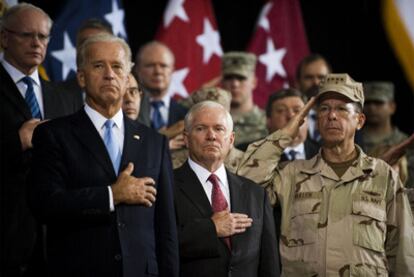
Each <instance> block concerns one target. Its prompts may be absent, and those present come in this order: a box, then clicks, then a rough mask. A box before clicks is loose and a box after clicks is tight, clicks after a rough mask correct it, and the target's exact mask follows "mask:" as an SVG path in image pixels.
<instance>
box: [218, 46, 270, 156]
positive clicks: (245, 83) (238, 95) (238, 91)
mask: <svg viewBox="0 0 414 277" xmlns="http://www.w3.org/2000/svg"><path fill="white" fill-rule="evenodd" d="M221 69H222V87H223V88H224V89H225V90H228V91H230V92H231V96H232V100H231V110H230V113H231V116H232V118H233V121H234V132H235V133H236V136H235V137H236V141H235V143H234V145H235V146H236V147H237V148H239V149H240V150H245V149H246V148H247V145H248V144H249V143H251V142H253V141H256V140H258V139H261V138H263V137H265V136H266V135H267V129H266V115H265V112H264V111H263V110H261V109H260V108H259V107H258V106H256V105H255V104H254V103H253V90H254V89H255V87H256V84H257V78H256V76H255V69H256V56H255V55H254V54H250V53H245V52H228V53H226V54H224V56H223V58H222V65H221Z"/></svg>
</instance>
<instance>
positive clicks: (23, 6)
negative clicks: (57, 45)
mask: <svg viewBox="0 0 414 277" xmlns="http://www.w3.org/2000/svg"><path fill="white" fill-rule="evenodd" d="M24 10H34V11H37V12H39V13H41V14H43V15H44V16H45V18H46V19H47V22H48V24H49V31H50V29H51V28H52V25H53V21H52V19H51V18H50V16H49V15H48V14H47V13H46V12H45V11H44V10H42V9H41V8H39V7H36V6H35V5H33V4H29V3H25V2H22V3H19V4H17V5H14V6H12V7H10V8H9V9H7V10H6V12H5V13H4V14H3V16H2V18H1V21H0V24H1V29H2V30H3V29H4V28H7V27H8V26H10V25H9V24H10V20H12V19H13V17H14V16H16V14H18V13H20V12H21V11H24Z"/></svg>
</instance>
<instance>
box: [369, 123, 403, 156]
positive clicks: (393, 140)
mask: <svg viewBox="0 0 414 277" xmlns="http://www.w3.org/2000/svg"><path fill="white" fill-rule="evenodd" d="M362 135H363V138H364V147H363V148H364V151H365V152H367V153H368V154H369V153H371V152H372V151H374V150H375V148H376V147H378V146H383V145H386V146H393V145H396V144H398V143H400V142H402V141H403V140H405V139H406V138H407V137H408V136H407V135H406V134H405V133H403V132H401V131H400V130H399V129H398V128H397V127H394V129H393V131H392V133H391V134H390V135H389V136H388V137H385V138H383V139H381V140H378V138H376V137H373V138H369V137H368V136H367V135H366V134H365V133H364V131H362Z"/></svg>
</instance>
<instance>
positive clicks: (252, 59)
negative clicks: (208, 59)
mask: <svg viewBox="0 0 414 277" xmlns="http://www.w3.org/2000/svg"><path fill="white" fill-rule="evenodd" d="M221 60H222V62H221V70H222V74H223V76H226V75H239V76H242V77H245V78H248V77H249V76H251V75H252V74H254V71H255V70H256V55H254V54H252V53H247V52H228V53H225V54H224V55H223V57H222V59H221Z"/></svg>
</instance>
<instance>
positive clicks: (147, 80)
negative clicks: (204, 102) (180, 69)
mask: <svg viewBox="0 0 414 277" xmlns="http://www.w3.org/2000/svg"><path fill="white" fill-rule="evenodd" d="M135 63H136V64H135V69H134V70H135V74H136V76H137V77H138V82H139V83H140V84H141V85H142V86H143V88H144V97H143V99H142V102H141V109H140V111H141V112H140V115H139V121H140V122H142V123H143V124H145V125H147V126H151V127H152V128H154V129H156V130H159V129H161V128H165V127H169V126H171V125H173V124H174V123H176V122H178V121H180V120H182V119H184V116H185V114H186V113H187V109H186V108H185V107H184V106H182V105H180V104H179V103H177V101H175V100H174V99H173V98H171V95H169V94H168V89H169V87H170V85H171V80H172V74H173V72H174V54H173V53H172V52H171V50H170V49H169V48H168V47H167V46H166V45H165V44H163V43H161V42H158V41H151V42H148V43H147V44H145V45H143V46H142V47H141V48H140V49H139V51H138V53H137V54H136V58H135Z"/></svg>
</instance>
